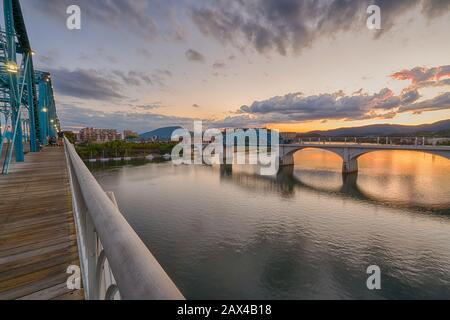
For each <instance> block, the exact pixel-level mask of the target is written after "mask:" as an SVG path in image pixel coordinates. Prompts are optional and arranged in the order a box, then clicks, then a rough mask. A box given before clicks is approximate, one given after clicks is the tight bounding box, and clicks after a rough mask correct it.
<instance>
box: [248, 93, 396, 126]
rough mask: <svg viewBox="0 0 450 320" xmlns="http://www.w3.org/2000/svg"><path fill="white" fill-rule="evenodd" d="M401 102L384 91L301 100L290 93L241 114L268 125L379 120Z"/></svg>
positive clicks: (259, 103)
mask: <svg viewBox="0 0 450 320" xmlns="http://www.w3.org/2000/svg"><path fill="white" fill-rule="evenodd" d="M400 103H401V99H400V98H399V97H397V96H395V95H394V93H393V92H392V91H391V90H389V89H387V88H385V89H383V90H381V91H380V92H378V93H376V94H372V95H369V94H365V93H362V92H361V93H359V94H353V95H351V96H347V95H345V94H343V93H342V92H336V93H333V94H329V93H325V94H320V95H313V96H304V95H303V94H301V93H290V94H287V95H285V96H279V97H273V98H270V99H268V100H264V101H255V102H253V104H252V105H250V106H242V107H241V109H240V111H241V113H247V114H251V115H254V116H255V115H256V116H258V117H259V118H261V119H262V120H263V121H268V122H292V121H311V120H323V119H336V120H356V119H367V118H375V117H378V116H380V115H382V114H384V113H386V111H389V110H391V109H394V108H397V107H399V106H400Z"/></svg>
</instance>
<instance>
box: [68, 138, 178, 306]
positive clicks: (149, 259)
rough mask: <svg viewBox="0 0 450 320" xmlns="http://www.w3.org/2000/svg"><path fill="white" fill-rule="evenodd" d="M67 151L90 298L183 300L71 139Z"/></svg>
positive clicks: (83, 270) (82, 263)
mask: <svg viewBox="0 0 450 320" xmlns="http://www.w3.org/2000/svg"><path fill="white" fill-rule="evenodd" d="M65 150H66V158H67V164H68V168H69V175H70V184H71V189H72V198H73V201H72V202H73V209H74V218H75V220H76V228H77V238H78V247H79V253H80V262H81V273H82V279H83V285H84V290H85V295H86V298H87V299H90V300H117V299H127V300H141V299H149V300H182V299H184V297H183V295H182V294H181V292H180V291H179V290H178V288H177V287H176V286H175V284H174V283H173V282H172V280H171V279H170V278H169V276H168V275H167V274H166V272H165V271H164V270H163V268H162V267H161V265H160V264H159V263H158V261H157V260H156V259H155V257H154V256H153V255H152V254H151V253H150V251H149V250H148V248H147V247H146V246H145V244H144V243H143V242H142V240H141V239H140V238H139V237H138V235H137V234H136V232H135V231H134V230H133V229H132V228H131V226H130V225H129V224H128V222H127V221H126V220H125V218H124V217H123V215H122V214H121V212H120V211H119V209H118V207H117V203H116V201H115V198H114V195H113V194H112V193H108V194H107V193H105V192H104V191H103V189H102V188H101V186H100V185H99V184H98V182H97V181H96V179H95V178H94V176H93V175H92V174H91V172H90V171H89V170H88V168H87V167H86V165H85V164H84V162H83V161H82V160H81V159H80V157H79V156H78V154H77V152H76V151H75V148H74V146H73V145H72V144H71V143H70V142H69V141H68V140H67V139H65Z"/></svg>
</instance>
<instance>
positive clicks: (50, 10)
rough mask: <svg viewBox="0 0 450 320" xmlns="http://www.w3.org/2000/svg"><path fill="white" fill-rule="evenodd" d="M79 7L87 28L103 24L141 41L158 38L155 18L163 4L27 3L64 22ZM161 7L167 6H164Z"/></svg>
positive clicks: (118, 0)
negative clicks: (122, 30) (68, 10)
mask: <svg viewBox="0 0 450 320" xmlns="http://www.w3.org/2000/svg"><path fill="white" fill-rule="evenodd" d="M72 4H76V5H78V6H79V7H80V8H81V12H82V15H83V20H82V21H83V22H85V23H86V24H91V23H92V24H93V23H96V24H100V25H104V26H109V27H113V28H115V29H123V28H125V30H129V31H131V32H132V33H133V34H137V35H139V36H140V37H145V38H151V37H154V36H155V35H156V34H157V32H158V30H159V27H158V23H157V20H156V18H155V16H156V15H157V14H158V13H160V12H161V9H159V4H158V3H157V2H155V1H147V0H133V1H123V0H109V1H104V0H77V1H75V2H74V1H72V0H33V1H26V2H25V6H27V7H28V6H31V8H32V10H33V11H34V10H37V11H39V12H40V13H42V14H44V15H46V16H48V17H50V18H51V19H56V20H58V21H63V20H65V19H66V17H67V14H66V9H67V7H68V6H69V5H72ZM161 5H164V4H163V3H162V4H161Z"/></svg>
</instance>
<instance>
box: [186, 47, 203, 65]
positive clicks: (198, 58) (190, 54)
mask: <svg viewBox="0 0 450 320" xmlns="http://www.w3.org/2000/svg"><path fill="white" fill-rule="evenodd" d="M185 55H186V58H187V59H188V60H189V61H193V62H205V57H204V56H203V54H201V53H200V52H198V51H195V50H193V49H189V50H187V51H186V53H185Z"/></svg>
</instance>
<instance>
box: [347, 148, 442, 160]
mask: <svg viewBox="0 0 450 320" xmlns="http://www.w3.org/2000/svg"><path fill="white" fill-rule="evenodd" d="M380 151H408V152H422V153H427V154H431V155H434V156H438V157H441V158H444V159H447V160H450V152H448V151H440V150H415V149H407V150H404V149H373V150H365V151H361V152H356V153H354V154H353V155H352V159H353V158H354V159H356V160H358V159H359V158H360V157H362V156H364V155H366V154H369V153H374V152H380Z"/></svg>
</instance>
